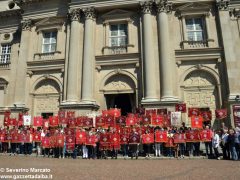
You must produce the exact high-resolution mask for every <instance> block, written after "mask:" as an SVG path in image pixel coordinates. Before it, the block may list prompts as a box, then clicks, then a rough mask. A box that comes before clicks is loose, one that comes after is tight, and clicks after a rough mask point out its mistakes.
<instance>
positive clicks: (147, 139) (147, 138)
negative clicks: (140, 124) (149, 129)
mask: <svg viewBox="0 0 240 180" xmlns="http://www.w3.org/2000/svg"><path fill="white" fill-rule="evenodd" d="M142 143H143V144H151V143H154V134H153V133H149V134H143V135H142Z"/></svg>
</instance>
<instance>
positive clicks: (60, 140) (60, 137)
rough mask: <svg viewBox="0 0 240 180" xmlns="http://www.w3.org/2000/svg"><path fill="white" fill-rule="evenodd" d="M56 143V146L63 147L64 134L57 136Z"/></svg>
mask: <svg viewBox="0 0 240 180" xmlns="http://www.w3.org/2000/svg"><path fill="white" fill-rule="evenodd" d="M56 139H57V140H56V145H55V147H63V146H64V135H63V134H60V135H57V136H56Z"/></svg>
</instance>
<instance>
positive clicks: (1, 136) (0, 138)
mask: <svg viewBox="0 0 240 180" xmlns="http://www.w3.org/2000/svg"><path fill="white" fill-rule="evenodd" d="M0 142H6V134H4V133H1V134H0Z"/></svg>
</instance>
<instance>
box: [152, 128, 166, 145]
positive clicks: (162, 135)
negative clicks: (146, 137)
mask: <svg viewBox="0 0 240 180" xmlns="http://www.w3.org/2000/svg"><path fill="white" fill-rule="evenodd" d="M167 141H168V138H167V131H160V130H157V131H156V132H155V142H158V143H163V142H165V143H166V142H167Z"/></svg>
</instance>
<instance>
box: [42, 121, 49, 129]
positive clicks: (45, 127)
mask: <svg viewBox="0 0 240 180" xmlns="http://www.w3.org/2000/svg"><path fill="white" fill-rule="evenodd" d="M48 128H49V120H48V119H43V129H48Z"/></svg>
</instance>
